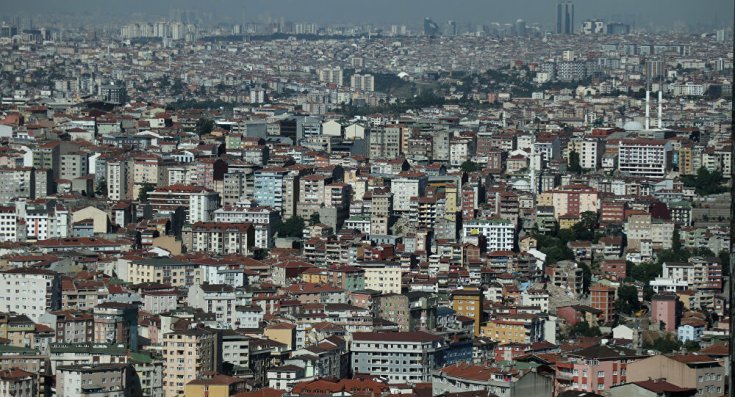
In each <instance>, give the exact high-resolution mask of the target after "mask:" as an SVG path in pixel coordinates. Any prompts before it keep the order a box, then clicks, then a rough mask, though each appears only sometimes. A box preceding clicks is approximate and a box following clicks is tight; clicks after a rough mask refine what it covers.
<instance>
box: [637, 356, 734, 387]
mask: <svg viewBox="0 0 735 397" xmlns="http://www.w3.org/2000/svg"><path fill="white" fill-rule="evenodd" d="M725 377H726V373H725V369H724V368H723V367H722V365H721V364H720V362H719V361H717V360H715V359H713V358H710V357H709V356H706V355H695V354H685V355H676V356H664V355H661V354H659V355H656V356H652V357H648V358H644V359H643V360H638V361H635V362H632V363H628V368H627V381H628V382H639V381H646V380H649V379H665V380H666V381H667V382H669V383H671V384H674V385H676V386H679V387H684V388H693V389H697V396H704V397H719V396H722V395H724V393H725V391H726V385H725Z"/></svg>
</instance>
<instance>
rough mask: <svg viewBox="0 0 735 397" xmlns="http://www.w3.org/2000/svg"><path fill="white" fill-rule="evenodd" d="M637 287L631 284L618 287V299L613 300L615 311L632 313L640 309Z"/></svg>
mask: <svg viewBox="0 0 735 397" xmlns="http://www.w3.org/2000/svg"><path fill="white" fill-rule="evenodd" d="M640 308H641V303H640V301H638V288H636V287H634V286H632V285H622V286H620V288H618V299H617V300H616V301H615V311H617V312H620V313H624V314H628V315H630V314H633V313H635V312H636V311H638V310H640Z"/></svg>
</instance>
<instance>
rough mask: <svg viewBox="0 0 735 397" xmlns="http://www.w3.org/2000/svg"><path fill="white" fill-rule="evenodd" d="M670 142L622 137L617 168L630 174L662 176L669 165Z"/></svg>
mask: <svg viewBox="0 0 735 397" xmlns="http://www.w3.org/2000/svg"><path fill="white" fill-rule="evenodd" d="M670 155H671V143H670V142H668V141H665V140H659V139H623V140H621V141H620V144H619V145H618V169H619V170H620V172H622V173H624V174H628V175H631V176H644V177H649V178H663V177H664V176H665V175H666V171H667V170H668V169H669V166H670V162H671V159H670Z"/></svg>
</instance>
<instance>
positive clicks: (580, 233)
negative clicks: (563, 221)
mask: <svg viewBox="0 0 735 397" xmlns="http://www.w3.org/2000/svg"><path fill="white" fill-rule="evenodd" d="M596 229H597V213H596V212H593V211H585V212H583V213H582V216H581V219H580V221H579V222H577V223H575V224H574V225H573V226H572V233H573V234H574V238H575V239H576V240H584V241H592V240H593V239H594V238H595V230H596Z"/></svg>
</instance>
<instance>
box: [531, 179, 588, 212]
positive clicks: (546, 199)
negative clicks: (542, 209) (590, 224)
mask: <svg viewBox="0 0 735 397" xmlns="http://www.w3.org/2000/svg"><path fill="white" fill-rule="evenodd" d="M598 200H599V196H598V193H597V190H595V189H593V188H591V187H589V186H586V185H579V184H573V185H565V186H561V187H559V188H558V189H553V190H549V191H546V192H543V193H541V194H539V196H538V204H537V205H538V206H551V207H554V217H555V218H556V219H557V220H558V219H559V217H561V216H565V215H568V216H573V217H578V216H579V215H581V214H582V213H584V212H587V211H591V212H597V208H598Z"/></svg>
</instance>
